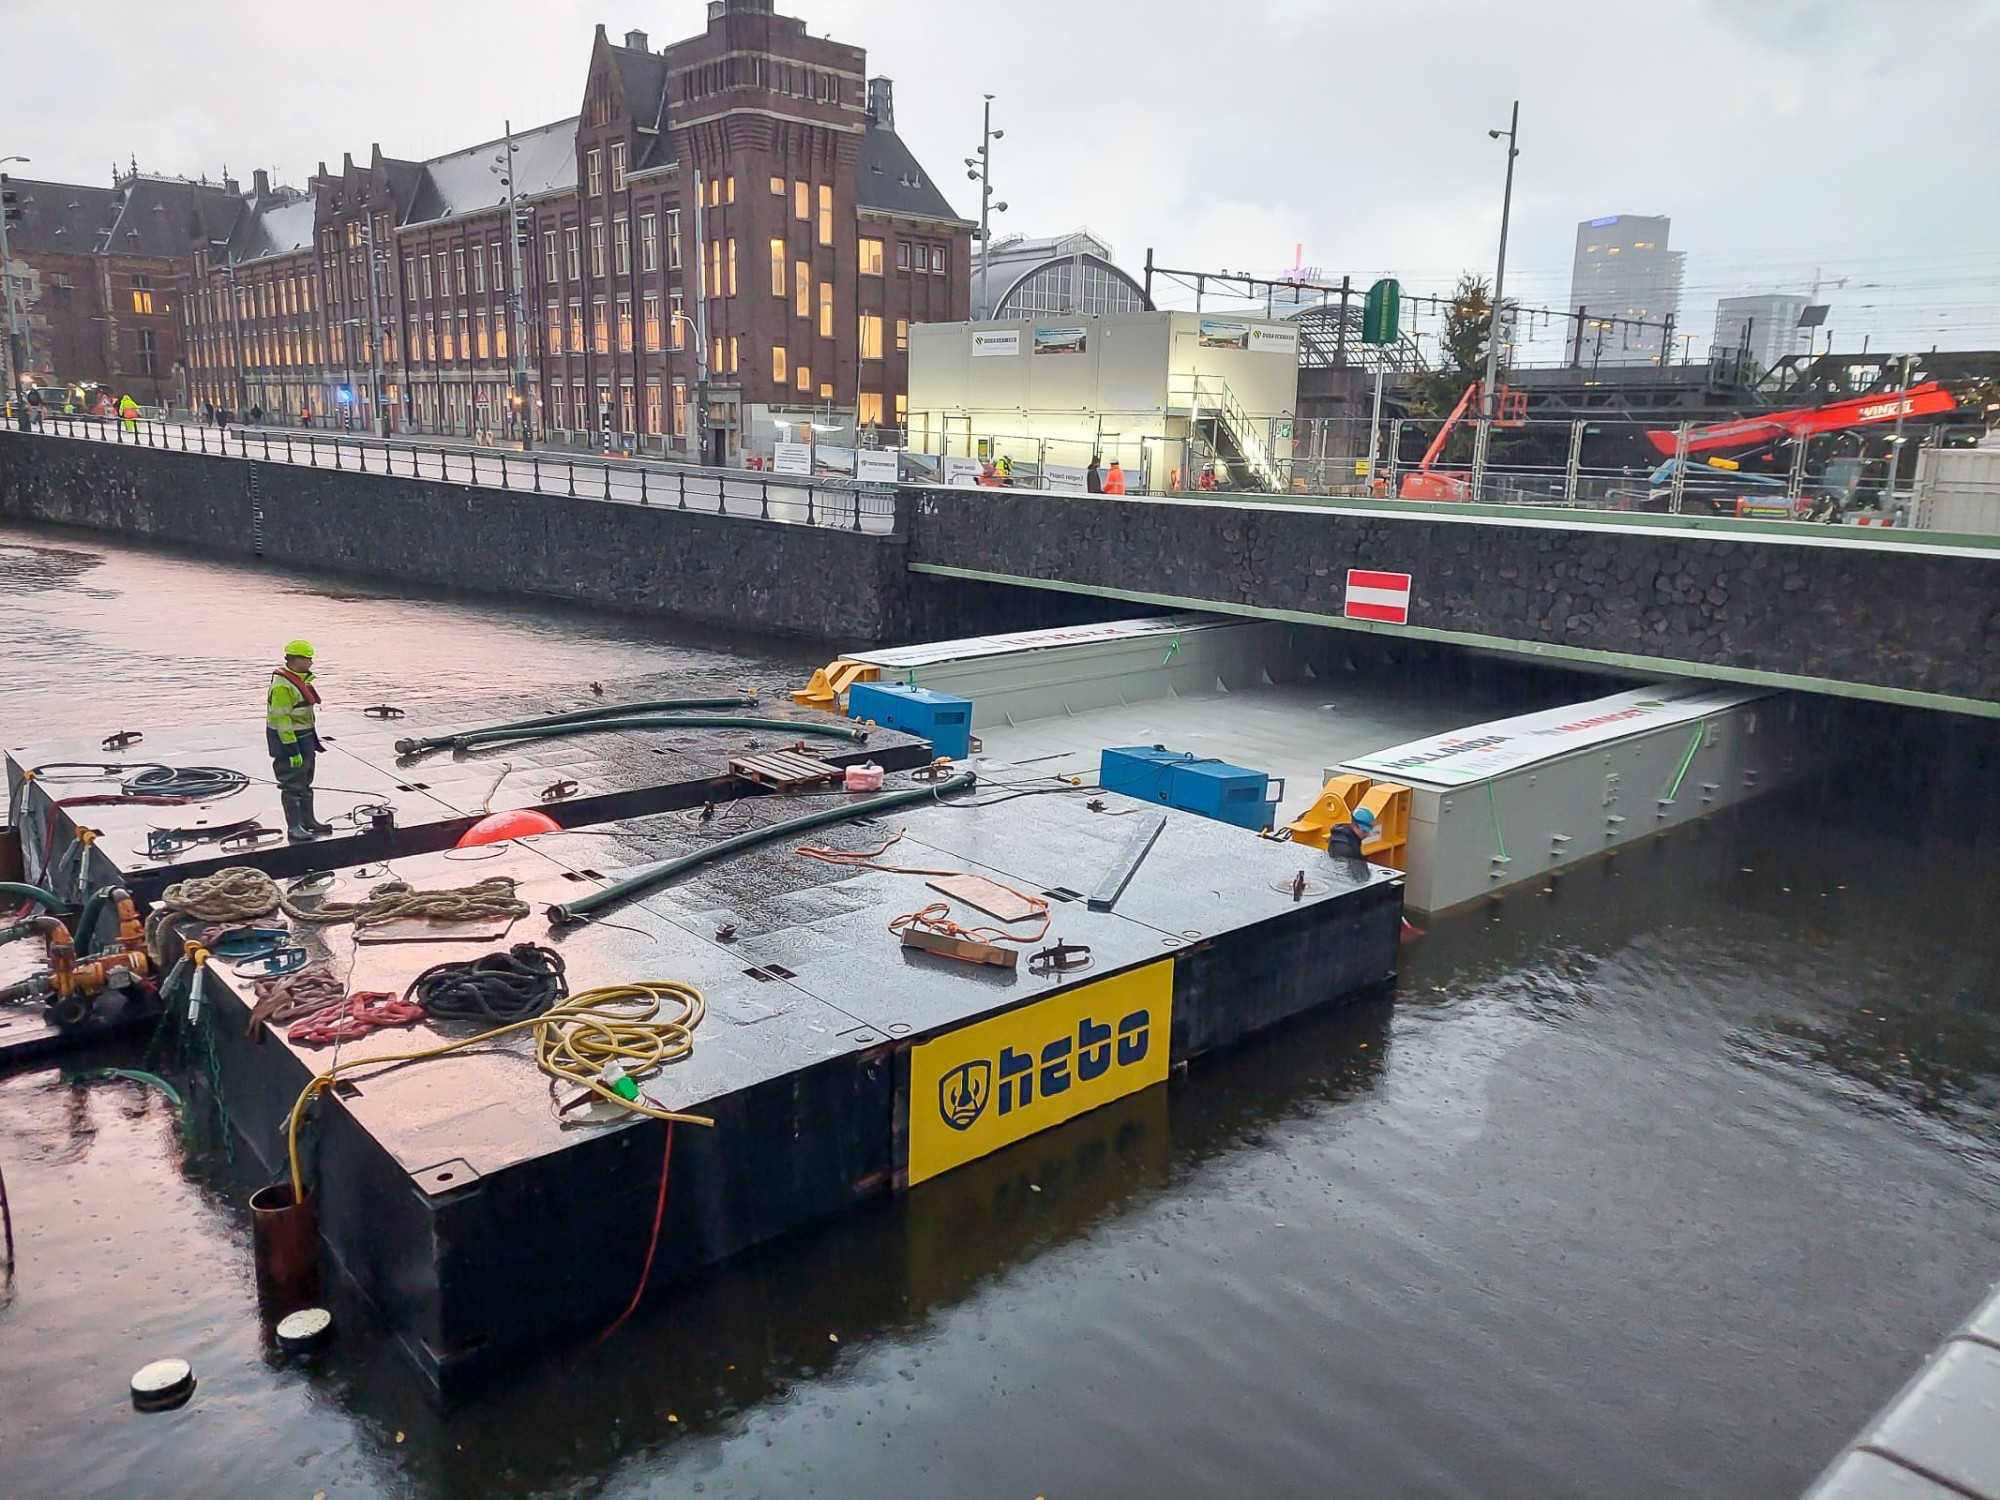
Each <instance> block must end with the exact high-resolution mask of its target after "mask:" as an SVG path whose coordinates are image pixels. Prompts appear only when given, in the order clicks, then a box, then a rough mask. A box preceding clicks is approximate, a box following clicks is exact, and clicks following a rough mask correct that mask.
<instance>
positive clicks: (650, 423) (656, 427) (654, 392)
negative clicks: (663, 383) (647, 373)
mask: <svg viewBox="0 0 2000 1500" xmlns="http://www.w3.org/2000/svg"><path fill="white" fill-rule="evenodd" d="M665 417H666V412H665V410H664V408H662V406H661V405H660V383H659V381H657V380H649V381H647V382H646V435H647V436H648V437H658V436H659V435H660V424H661V423H662V421H663V420H664V419H665Z"/></svg>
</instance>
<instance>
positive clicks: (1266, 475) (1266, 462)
mask: <svg viewBox="0 0 2000 1500" xmlns="http://www.w3.org/2000/svg"><path fill="white" fill-rule="evenodd" d="M1175 391H1176V392H1180V391H1186V393H1187V394H1188V395H1189V396H1190V398H1191V403H1190V410H1192V409H1193V407H1194V405H1195V404H1199V405H1200V406H1205V407H1207V408H1209V409H1210V410H1212V411H1215V412H1217V413H1218V414H1220V416H1221V417H1222V419H1223V421H1224V422H1225V423H1226V424H1227V426H1228V428H1229V435H1230V436H1231V437H1232V438H1234V439H1235V440H1236V448H1237V451H1238V452H1239V453H1241V454H1242V455H1243V457H1244V458H1245V460H1247V461H1248V463H1249V465H1250V470H1251V472H1252V473H1253V474H1255V475H1256V476H1257V478H1259V479H1260V480H1262V481H1263V482H1264V483H1265V484H1266V485H1268V486H1269V487H1270V488H1271V489H1273V490H1279V489H1283V488H1284V484H1285V481H1284V477H1283V476H1282V475H1281V474H1279V472H1278V466H1277V464H1276V463H1275V462H1273V460H1272V458H1271V455H1270V454H1269V452H1268V451H1266V449H1265V446H1264V441H1263V439H1262V438H1260V437H1258V436H1257V426H1256V423H1255V422H1254V421H1253V420H1252V418H1251V416H1250V414H1249V413H1248V412H1247V411H1245V410H1244V409H1243V406H1242V403H1240V402H1239V401H1238V400H1237V399H1236V395H1235V393H1234V392H1233V391H1231V390H1230V389H1229V382H1228V381H1226V380H1223V379H1221V378H1219V377H1218V378H1215V379H1213V380H1211V379H1210V378H1209V377H1208V376H1205V375H1183V376H1178V377H1176V379H1175Z"/></svg>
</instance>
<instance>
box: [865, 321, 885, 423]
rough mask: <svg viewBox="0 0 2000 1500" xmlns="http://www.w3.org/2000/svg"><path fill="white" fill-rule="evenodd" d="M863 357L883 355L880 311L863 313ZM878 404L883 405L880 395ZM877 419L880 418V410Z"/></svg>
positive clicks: (875, 357) (870, 357) (878, 405)
mask: <svg viewBox="0 0 2000 1500" xmlns="http://www.w3.org/2000/svg"><path fill="white" fill-rule="evenodd" d="M861 357H862V358H863V359H880V358H881V357H882V315H881V314H880V313H863V314H862V315H861ZM876 405H877V407H878V408H879V407H880V405H881V400H880V398H879V397H878V398H877V400H876ZM876 419H877V420H878V421H879V420H880V415H879V412H878V415H877V418H876Z"/></svg>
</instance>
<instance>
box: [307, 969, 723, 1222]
mask: <svg viewBox="0 0 2000 1500" xmlns="http://www.w3.org/2000/svg"><path fill="white" fill-rule="evenodd" d="M668 1002H672V1003H674V1004H677V1005H678V1006H679V1008H680V1009H679V1013H678V1014H676V1015H673V1016H670V1017H668V1018H666V1019H664V1020H663V1019H660V1009H661V1007H662V1005H664V1004H666V1003H668ZM706 1012H707V1007H706V1005H705V1003H704V1002H703V1000H702V995H701V991H700V990H698V989H696V988H695V987H694V986H693V985H691V984H681V983H679V982H678V981H675V980H652V979H648V980H639V981H635V982H634V983H631V984H619V985H609V986H606V987H605V988H603V989H595V990H586V991H584V992H583V993H582V994H580V995H572V996H570V997H569V998H568V999H567V1000H564V1001H561V1002H560V1003H559V1004H557V1005H556V1006H555V1007H554V1008H552V1009H551V1010H549V1011H548V1012H547V1013H546V1014H544V1015H539V1016H535V1017H532V1018H531V1019H528V1020H525V1021H515V1022H512V1023H511V1024H509V1025H506V1026H496V1027H495V1028H493V1030H491V1031H482V1032H480V1033H479V1034H478V1035H477V1036H469V1037H465V1038H463V1039H461V1040H459V1041H455V1042H446V1043H444V1044H443V1045H442V1046H437V1047H426V1048H423V1049H421V1050H420V1051H416V1052H398V1053H391V1054H388V1055H385V1056H381V1057H357V1058H352V1059H350V1060H348V1061H345V1062H336V1063H335V1064H334V1065H333V1066H332V1067H330V1068H328V1069H327V1070H326V1071H325V1072H324V1073H322V1074H320V1075H319V1077H317V1078H315V1079H314V1080H313V1081H312V1082H311V1083H309V1084H307V1085H306V1086H305V1089H304V1090H303V1091H302V1092H301V1093H300V1094H299V1097H298V1102H297V1103H295V1104H293V1106H292V1113H291V1117H290V1119H289V1120H288V1121H287V1123H286V1127H285V1143H286V1151H287V1154H288V1156H289V1159H290V1162H291V1172H292V1192H293V1195H294V1197H293V1201H294V1202H299V1203H302V1202H304V1201H305V1173H304V1169H303V1167H302V1166H301V1163H300V1160H299V1130H300V1128H301V1126H302V1125H303V1124H304V1122H305V1113H306V1109H307V1108H308V1106H310V1105H311V1103H312V1101H313V1100H314V1099H316V1098H318V1097H319V1095H320V1094H322V1093H324V1092H325V1091H326V1090H327V1089H329V1088H331V1087H332V1086H333V1085H334V1083H335V1082H336V1081H338V1080H339V1079H340V1078H341V1077H342V1076H343V1075H344V1074H346V1073H348V1072H351V1071H352V1070H354V1069H356V1068H367V1067H382V1066H396V1065H400V1064H403V1063H413V1062H426V1061H429V1060H430V1059H432V1058H438V1057H446V1056H449V1055H450V1054H451V1053H454V1052H463V1051H466V1050H467V1049H469V1048H473V1047H481V1046H484V1045H486V1044H487V1043H489V1042H494V1041H498V1040H499V1039H500V1038H502V1037H505V1036H510V1035H512V1034H513V1033H515V1032H517V1031H532V1032H533V1033H534V1036H535V1066H536V1067H538V1068H540V1069H541V1070H542V1071H543V1072H544V1073H546V1074H547V1075H548V1076H549V1077H551V1078H555V1079H559V1080H561V1081H563V1082H566V1083H573V1084H575V1085H576V1086H577V1087H579V1088H582V1089H586V1090H588V1091H589V1092H590V1093H592V1094H595V1095H596V1096H597V1097H598V1098H599V1099H602V1100H604V1101H605V1102H607V1103H610V1104H615V1105H617V1106H618V1107H620V1108H621V1109H625V1110H629V1111H630V1112H631V1113H633V1114H638V1115H644V1116H646V1117H647V1118H648V1119H652V1120H665V1121H667V1122H669V1123H675V1122H678V1123H680V1124H682V1125H703V1126H711V1127H712V1126H713V1125H714V1124H715V1121H714V1120H712V1119H710V1118H708V1117H707V1116H705V1115H691V1114H683V1113H680V1112H678V1111H676V1110H670V1109H662V1108H661V1107H660V1106H659V1105H657V1104H655V1103H654V1102H652V1101H651V1100H650V1099H648V1098H647V1097H646V1095H645V1094H644V1093H641V1094H640V1095H639V1096H638V1097H637V1098H636V1099H627V1098H624V1097H623V1096H622V1095H620V1094H617V1093H614V1092H613V1091H612V1089H611V1088H610V1087H609V1086H608V1085H607V1084H606V1083H605V1082H604V1081H603V1079H602V1077H601V1076H600V1075H602V1073H603V1071H604V1067H605V1065H606V1064H607V1063H611V1062H617V1063H619V1064H620V1065H621V1066H622V1067H623V1068H624V1070H625V1074H626V1077H628V1078H632V1079H641V1078H644V1077H646V1076H647V1075H649V1074H651V1073H653V1072H655V1071H657V1070H658V1069H660V1068H663V1067H666V1066H667V1065H668V1064H670V1063H675V1062H679V1061H680V1060H681V1059H683V1058H685V1057H687V1056H689V1055H690V1054H692V1053H693V1051H694V1033H695V1028H696V1027H697V1026H699V1025H700V1024H701V1021H702V1017H703V1016H704V1015H705V1014H706Z"/></svg>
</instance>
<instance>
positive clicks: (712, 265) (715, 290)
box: [708, 240, 722, 297]
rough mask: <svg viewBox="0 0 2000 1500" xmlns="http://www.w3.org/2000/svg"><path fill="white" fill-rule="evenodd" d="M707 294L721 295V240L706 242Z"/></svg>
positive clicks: (712, 295)
mask: <svg viewBox="0 0 2000 1500" xmlns="http://www.w3.org/2000/svg"><path fill="white" fill-rule="evenodd" d="M708 295H709V296H711V297H720V296H721V295H722V241H721V240H710V241H709V242H708Z"/></svg>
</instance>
